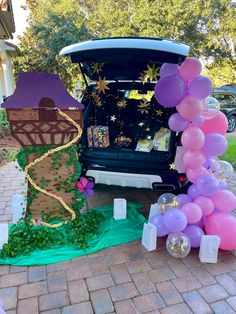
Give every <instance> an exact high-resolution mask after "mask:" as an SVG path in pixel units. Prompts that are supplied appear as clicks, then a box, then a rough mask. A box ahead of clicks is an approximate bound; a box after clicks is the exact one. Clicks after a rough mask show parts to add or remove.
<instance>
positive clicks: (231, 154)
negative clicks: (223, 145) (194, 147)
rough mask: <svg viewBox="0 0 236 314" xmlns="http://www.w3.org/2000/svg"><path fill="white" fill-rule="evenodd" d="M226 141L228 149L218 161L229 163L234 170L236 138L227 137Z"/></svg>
mask: <svg viewBox="0 0 236 314" xmlns="http://www.w3.org/2000/svg"><path fill="white" fill-rule="evenodd" d="M227 140H228V149H227V151H226V152H225V153H224V154H223V155H221V156H220V159H223V160H226V161H228V162H230V163H231V164H232V166H233V167H234V169H236V136H229V137H228V138H227Z"/></svg>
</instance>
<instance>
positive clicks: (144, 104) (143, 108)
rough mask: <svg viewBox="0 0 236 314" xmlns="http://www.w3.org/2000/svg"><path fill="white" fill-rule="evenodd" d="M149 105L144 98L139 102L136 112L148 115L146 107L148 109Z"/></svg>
mask: <svg viewBox="0 0 236 314" xmlns="http://www.w3.org/2000/svg"><path fill="white" fill-rule="evenodd" d="M149 105H150V103H149V101H148V100H147V99H146V98H143V99H142V101H141V102H140V104H139V105H138V111H139V112H141V113H142V114H143V113H148V109H149V108H148V107H149Z"/></svg>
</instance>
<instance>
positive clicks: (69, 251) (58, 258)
mask: <svg viewBox="0 0 236 314" xmlns="http://www.w3.org/2000/svg"><path fill="white" fill-rule="evenodd" d="M141 207H142V206H141V205H138V204H135V203H128V207H127V219H124V220H114V219H113V206H112V205H108V206H102V207H99V208H96V210H97V211H100V212H102V213H103V214H104V216H105V220H104V221H103V222H102V223H101V225H100V228H99V232H98V234H97V235H96V236H94V239H93V240H91V241H90V242H89V248H87V249H80V248H78V247H67V246H64V247H60V248H58V247H57V248H55V249H49V250H36V251H34V252H33V253H32V254H31V255H29V256H19V257H15V258H6V259H0V265H1V264H10V265H14V266H32V265H45V264H54V263H59V262H63V261H66V260H69V259H72V258H75V257H79V256H82V255H87V254H91V253H94V252H96V251H99V250H101V249H104V248H106V247H109V246H114V245H118V244H123V243H127V242H130V241H134V240H137V239H140V238H141V237H142V230H143V224H144V222H146V219H145V218H144V217H143V216H142V215H141V214H139V213H138V211H137V209H139V208H141Z"/></svg>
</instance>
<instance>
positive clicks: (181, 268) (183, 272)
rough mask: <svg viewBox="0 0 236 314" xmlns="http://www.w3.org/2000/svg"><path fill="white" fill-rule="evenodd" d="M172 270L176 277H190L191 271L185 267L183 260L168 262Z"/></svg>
mask: <svg viewBox="0 0 236 314" xmlns="http://www.w3.org/2000/svg"><path fill="white" fill-rule="evenodd" d="M167 263H168V265H169V267H170V269H171V270H172V271H173V273H174V274H175V275H176V277H184V276H187V275H190V271H189V269H188V268H187V267H186V266H185V265H184V263H183V262H182V261H181V260H177V259H170V260H168V261H167Z"/></svg>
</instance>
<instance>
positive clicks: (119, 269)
mask: <svg viewBox="0 0 236 314" xmlns="http://www.w3.org/2000/svg"><path fill="white" fill-rule="evenodd" d="M110 273H111V275H112V277H113V279H114V281H115V283H116V284H117V285H119V284H122V283H126V282H131V277H130V275H129V273H128V271H127V269H126V267H125V265H123V264H120V265H115V266H111V268H110Z"/></svg>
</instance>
